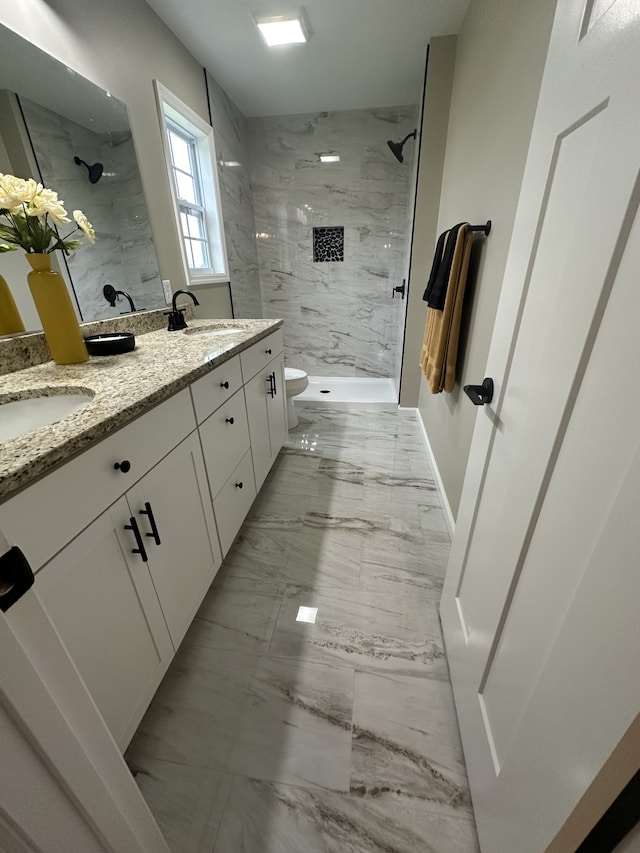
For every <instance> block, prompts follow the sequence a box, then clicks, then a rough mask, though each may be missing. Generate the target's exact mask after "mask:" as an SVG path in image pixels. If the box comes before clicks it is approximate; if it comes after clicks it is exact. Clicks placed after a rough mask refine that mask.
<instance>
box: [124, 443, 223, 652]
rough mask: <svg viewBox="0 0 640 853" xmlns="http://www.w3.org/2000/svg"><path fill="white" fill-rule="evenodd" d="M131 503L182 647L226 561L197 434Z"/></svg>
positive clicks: (138, 488)
mask: <svg viewBox="0 0 640 853" xmlns="http://www.w3.org/2000/svg"><path fill="white" fill-rule="evenodd" d="M127 500H128V502H129V507H130V508H131V514H132V515H134V516H135V517H136V518H137V520H138V525H139V527H140V531H141V534H142V537H143V540H144V546H145V549H146V552H147V556H148V560H149V571H150V572H151V578H152V580H153V585H154V587H155V590H156V593H157V594H158V599H159V600H160V605H161V607H162V612H163V613H164V617H165V620H166V623H167V627H168V629H169V633H170V634H171V639H172V640H173V644H174V646H175V647H176V648H177V647H178V645H179V644H180V642H181V641H182V638H183V637H184V635H185V633H186V630H187V628H188V627H189V625H190V624H191V621H192V619H193V617H194V615H195V613H196V611H197V609H198V607H199V606H200V603H201V601H202V599H203V597H204V594H205V592H206V591H207V589H208V588H209V586H210V585H211V581H212V580H213V578H214V577H215V574H216V571H217V570H218V568H219V567H220V563H221V561H222V558H221V556H220V547H219V545H218V538H217V533H216V526H215V521H214V518H213V509H212V506H211V499H210V496H209V489H208V486H207V478H206V474H205V470H204V463H203V460H202V451H201V449H200V443H199V441H198V437H197V433H195V432H194V433H193V434H192V435H190V436H189V437H188V438H186V439H185V440H184V441H183V442H182V443H181V444H179V445H178V446H177V447H176V448H175V449H174V450H172V451H171V453H169V455H168V456H166V457H165V458H164V459H163V460H162V461H161V462H160V463H158V465H156V467H155V468H152V469H151V471H149V473H148V474H147V475H146V476H145V477H143V478H142V480H141V481H140V482H139V483H137V484H136V485H135V486H134V487H133V488H132V489H130V490H129V491H128V492H127ZM154 530H155V531H156V533H157V538H156V536H154Z"/></svg>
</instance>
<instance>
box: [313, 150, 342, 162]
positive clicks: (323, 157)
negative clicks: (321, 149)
mask: <svg viewBox="0 0 640 853" xmlns="http://www.w3.org/2000/svg"><path fill="white" fill-rule="evenodd" d="M318 156H319V157H320V162H321V163H339V162H340V155H339V154H336V152H335V151H327V153H326V154H319V155H318Z"/></svg>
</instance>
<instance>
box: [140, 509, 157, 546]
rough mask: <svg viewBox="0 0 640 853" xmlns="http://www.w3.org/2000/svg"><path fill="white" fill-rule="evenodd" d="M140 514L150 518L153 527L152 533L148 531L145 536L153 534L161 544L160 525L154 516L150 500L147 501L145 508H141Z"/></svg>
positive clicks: (155, 539) (150, 524) (154, 538)
mask: <svg viewBox="0 0 640 853" xmlns="http://www.w3.org/2000/svg"><path fill="white" fill-rule="evenodd" d="M138 515H146V516H147V517H148V519H149V526H150V527H151V533H146V534H145V536H151V537H152V538H153V540H154V542H155V543H156V545H159V544H160V536H159V534H158V526H157V524H156V520H155V518H154V517H153V510H152V509H151V504H150V503H149V501H146V503H145V505H144V509H141V510H140V511H139V513H138Z"/></svg>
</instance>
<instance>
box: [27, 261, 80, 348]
mask: <svg viewBox="0 0 640 853" xmlns="http://www.w3.org/2000/svg"><path fill="white" fill-rule="evenodd" d="M27 260H28V261H29V264H30V265H31V272H30V273H29V274H28V275H27V280H28V282H29V290H30V291H31V296H33V301H34V302H35V305H36V309H37V311H38V316H39V317H40V321H41V323H42V329H43V331H44V336H45V338H46V340H47V344H48V345H49V349H50V351H51V356H52V358H53V360H54V361H55V363H56V364H77V363H78V362H81V361H87V359H88V358H89V353H88V352H87V347H86V346H85V342H84V338H83V337H82V332H81V331H80V325H79V324H78V318H77V317H76V313H75V311H74V310H73V304H72V303H71V298H70V296H69V291H68V290H67V285H66V284H65V281H64V279H63V278H62V276H61V275H60V274H59V273H57V272H54V271H53V270H52V269H51V255H49V254H46V255H40V254H34V253H31V252H30V253H29V254H28V255H27Z"/></svg>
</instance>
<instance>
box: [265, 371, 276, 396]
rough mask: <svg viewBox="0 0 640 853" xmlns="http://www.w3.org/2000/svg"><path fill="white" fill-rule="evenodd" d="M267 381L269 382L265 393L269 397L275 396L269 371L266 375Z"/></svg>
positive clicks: (271, 375) (271, 374)
mask: <svg viewBox="0 0 640 853" xmlns="http://www.w3.org/2000/svg"><path fill="white" fill-rule="evenodd" d="M267 382H268V383H269V388H268V390H267V394H268V395H269V396H270V397H275V396H276V392H275V389H274V387H273V373H270V374H269V375H268V376H267Z"/></svg>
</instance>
